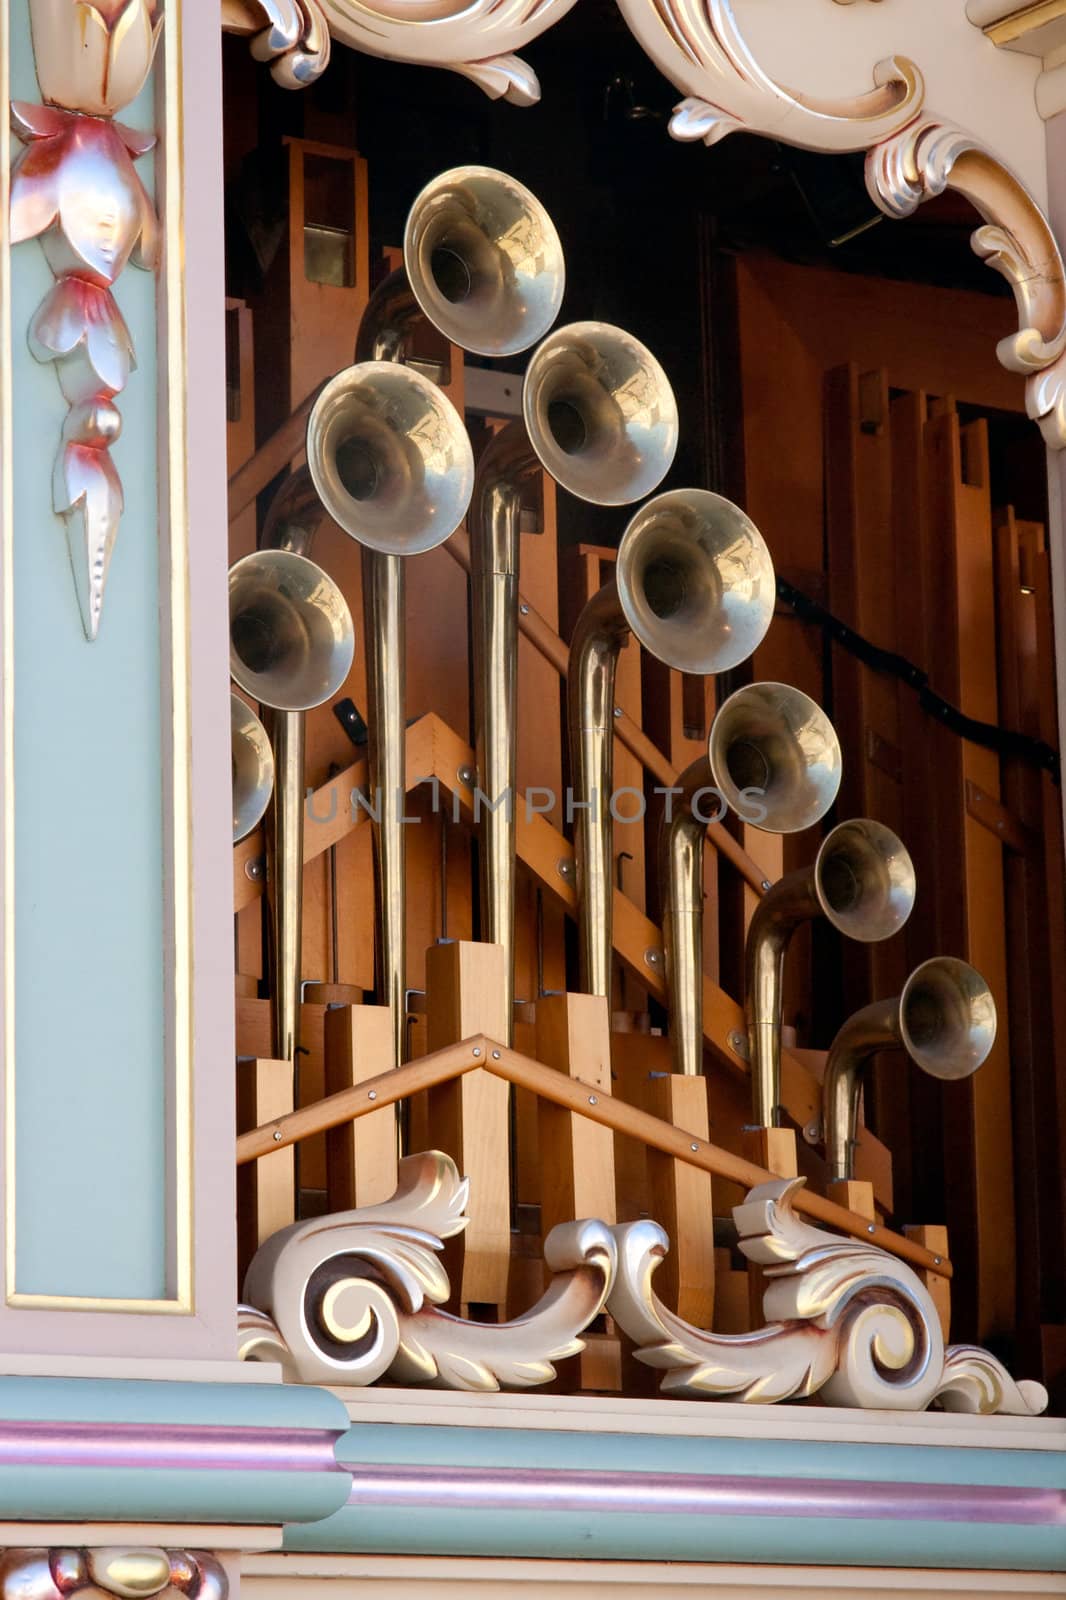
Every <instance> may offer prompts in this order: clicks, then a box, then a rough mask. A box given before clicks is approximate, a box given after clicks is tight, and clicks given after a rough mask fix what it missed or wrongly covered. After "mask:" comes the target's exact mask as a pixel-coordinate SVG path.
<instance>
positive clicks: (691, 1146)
mask: <svg viewBox="0 0 1066 1600" xmlns="http://www.w3.org/2000/svg"><path fill="white" fill-rule="evenodd" d="M689 1149H690V1150H697V1151H698V1150H699V1145H698V1144H690V1145H689Z"/></svg>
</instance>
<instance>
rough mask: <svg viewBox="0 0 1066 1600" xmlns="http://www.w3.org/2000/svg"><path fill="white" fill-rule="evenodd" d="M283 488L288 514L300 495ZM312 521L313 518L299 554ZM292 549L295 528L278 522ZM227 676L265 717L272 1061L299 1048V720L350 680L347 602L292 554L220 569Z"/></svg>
mask: <svg viewBox="0 0 1066 1600" xmlns="http://www.w3.org/2000/svg"><path fill="white" fill-rule="evenodd" d="M291 481H292V480H287V483H286V486H283V490H282V493H283V494H284V495H285V496H286V503H287V504H288V505H289V506H290V508H291V507H293V506H294V505H296V504H298V503H300V502H301V496H303V495H304V493H305V485H304V484H302V483H299V482H297V483H294V484H293V487H292V488H291V489H290V488H288V486H287V485H288V483H289V482H291ZM319 516H320V512H319V511H318V508H317V507H316V508H315V517H314V521H313V522H312V523H311V524H310V531H309V532H308V531H307V530H306V529H305V530H304V531H305V533H306V538H305V539H303V540H302V542H303V545H304V548H308V547H309V545H310V542H311V539H312V537H313V532H314V525H315V523H317V520H318V518H319ZM284 526H288V527H289V528H290V535H291V538H292V540H293V541H294V542H296V541H297V540H298V538H299V535H298V533H297V531H296V530H297V529H298V528H299V527H301V526H303V525H301V524H297V523H296V522H295V520H294V521H292V522H291V523H288V524H286V523H285V522H284V520H283V519H281V518H279V519H278V520H277V521H276V522H275V524H274V529H275V532H276V534H277V537H279V538H281V537H283V536H284V535H283V533H282V532H281V530H282V528H283V527H284ZM229 604H230V674H231V676H232V678H233V680H234V682H235V683H236V684H237V686H238V688H240V689H243V690H244V691H245V693H246V694H248V695H250V696H252V698H254V699H255V700H257V701H258V702H259V703H260V705H261V706H264V707H266V708H267V709H268V710H269V712H270V716H269V717H268V724H269V727H268V731H269V735H270V742H271V744H272V746H273V751H274V768H275V785H274V803H273V807H272V810H271V819H270V825H269V827H268V829H267V893H268V895H269V897H270V909H271V923H272V928H273V952H272V956H273V978H274V981H273V984H272V992H273V1032H274V1052H275V1057H276V1059H277V1060H279V1061H291V1062H293V1063H294V1064H295V1060H296V1047H297V1044H298V1042H299V1010H300V929H301V909H300V908H301V898H302V888H303V824H304V795H303V790H304V713H305V712H307V711H310V710H311V709H312V708H313V707H314V706H318V705H322V704H323V703H324V702H325V701H326V700H329V699H330V698H331V697H332V696H333V695H335V694H336V693H337V692H338V691H339V690H340V688H341V686H342V685H343V683H344V681H345V679H346V678H347V676H348V673H349V672H350V670H351V665H352V659H353V656H354V653H355V629H354V627H353V625H352V618H351V613H350V611H349V610H348V605H347V602H346V601H345V598H344V596H343V594H342V593H341V591H340V589H339V588H338V587H337V585H336V584H335V583H334V582H333V580H332V578H330V577H329V576H328V574H327V573H325V572H324V571H323V570H322V568H321V567H319V566H316V565H315V563H314V562H313V561H311V560H309V559H308V557H307V556H305V555H299V554H297V553H296V552H295V551H294V550H292V549H287V548H283V549H269V550H258V551H256V552H255V554H254V555H250V556H245V557H244V558H243V559H242V560H240V561H237V562H235V563H234V565H233V566H232V567H231V568H230V574H229Z"/></svg>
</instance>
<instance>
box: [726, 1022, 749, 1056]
mask: <svg viewBox="0 0 1066 1600" xmlns="http://www.w3.org/2000/svg"><path fill="white" fill-rule="evenodd" d="M728 1044H729V1048H730V1050H732V1051H733V1052H734V1053H735V1054H736V1055H738V1056H739V1057H740V1059H741V1060H742V1061H746V1060H747V1059H748V1036H747V1034H746V1033H741V1031H740V1029H739V1028H733V1029H732V1030H731V1032H730V1034H729V1039H728Z"/></svg>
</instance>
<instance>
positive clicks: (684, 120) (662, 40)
mask: <svg viewBox="0 0 1066 1600" xmlns="http://www.w3.org/2000/svg"><path fill="white" fill-rule="evenodd" d="M618 7H619V10H620V11H621V13H622V15H623V16H624V17H625V19H626V22H627V23H628V24H629V27H630V29H631V30H632V32H633V33H634V34H635V35H636V37H637V39H638V40H639V42H640V44H641V45H642V46H643V48H644V50H645V51H646V52H647V54H648V55H649V56H650V57H651V59H652V60H653V61H654V62H655V64H656V66H657V67H658V68H659V70H660V72H662V73H663V74H664V75H665V76H666V77H667V78H669V79H670V82H671V83H673V84H674V85H676V87H677V88H678V89H680V90H681V91H682V93H683V94H685V95H686V96H687V97H688V98H687V99H685V100H683V101H682V102H681V104H680V105H679V106H678V107H677V108H676V110H675V111H674V115H673V119H672V120H671V123H670V132H671V133H672V134H673V136H674V138H675V139H702V140H703V141H704V143H705V144H714V143H716V142H717V140H719V139H722V138H724V137H725V135H726V134H728V133H736V132H738V131H741V132H746V133H763V134H766V135H768V136H769V137H770V138H773V139H780V140H782V141H783V142H784V143H785V144H797V145H803V146H805V147H806V148H807V149H810V150H836V151H845V150H866V149H868V148H869V146H870V145H871V144H876V143H878V142H879V141H880V140H882V139H887V138H889V137H890V136H891V135H892V134H894V133H898V132H899V130H900V129H901V128H903V127H905V126H906V124H907V123H908V122H909V121H910V120H911V118H912V117H914V116H915V115H916V114H917V112H918V111H919V110H920V109H921V105H922V100H923V98H924V95H925V84H924V82H923V79H922V75H921V73H920V72H919V70H918V68H917V67H916V66H915V65H914V62H913V61H909V60H907V58H906V57H904V56H893V57H891V58H890V59H889V60H887V61H881V62H879V63H878V64H877V66H876V67H875V68H874V74H873V76H874V84H875V87H874V88H873V89H872V90H869V91H867V92H865V93H862V94H857V95H855V96H854V97H853V98H850V99H846V100H819V99H816V98H815V97H814V96H813V95H808V94H803V93H802V92H801V91H800V90H797V89H791V88H788V87H786V86H785V85H784V84H781V83H776V82H775V81H774V80H773V79H772V78H771V77H770V76H769V75H768V74H767V73H766V72H764V71H763V69H762V67H761V66H760V65H759V63H758V62H757V61H756V59H755V57H754V55H753V54H752V52H751V50H750V49H749V48H748V45H747V42H746V40H745V39H744V36H743V34H742V33H741V31H740V25H739V23H738V22H737V19H736V14H735V11H734V6H733V0H696V3H694V4H693V3H691V0H618Z"/></svg>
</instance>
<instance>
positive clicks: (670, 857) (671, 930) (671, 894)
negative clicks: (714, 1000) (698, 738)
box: [658, 755, 714, 1078]
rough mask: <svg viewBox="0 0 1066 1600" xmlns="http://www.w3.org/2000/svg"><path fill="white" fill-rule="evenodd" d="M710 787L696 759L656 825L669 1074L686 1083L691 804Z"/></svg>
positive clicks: (692, 896) (694, 1003)
mask: <svg viewBox="0 0 1066 1600" xmlns="http://www.w3.org/2000/svg"><path fill="white" fill-rule="evenodd" d="M713 787H714V776H713V774H712V772H711V763H710V761H709V760H708V758H707V757H706V756H705V755H703V756H697V758H696V760H695V761H693V762H692V763H691V764H690V765H689V766H687V767H686V768H685V770H684V772H682V773H681V774H680V776H679V777H678V779H677V785H676V788H677V789H678V790H680V793H676V792H674V793H671V794H669V795H667V797H666V807H665V808H664V811H663V815H662V819H661V821H660V824H659V850H658V856H659V883H660V885H661V891H662V895H663V955H664V956H665V958H666V988H667V993H668V995H669V1002H670V1054H671V1058H672V1064H673V1070H674V1071H675V1072H676V1073H680V1074H681V1075H683V1076H684V1077H687V1078H696V1077H699V1075H700V1073H701V1072H702V1071H703V849H704V840H705V839H706V836H707V823H706V821H704V820H702V814H701V811H700V809H699V808H698V807H697V805H696V802H697V801H698V799H699V795H700V791H701V790H703V789H711V788H713Z"/></svg>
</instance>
